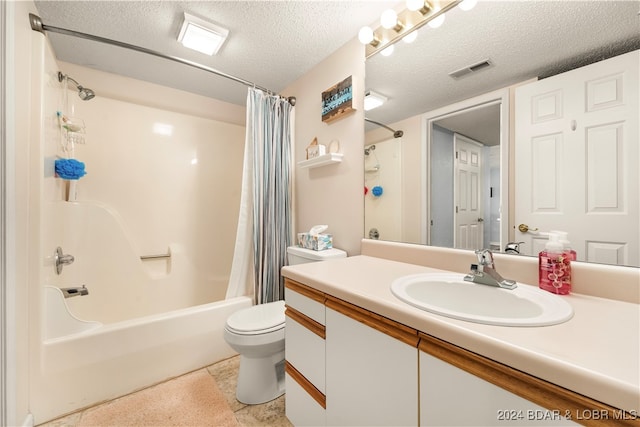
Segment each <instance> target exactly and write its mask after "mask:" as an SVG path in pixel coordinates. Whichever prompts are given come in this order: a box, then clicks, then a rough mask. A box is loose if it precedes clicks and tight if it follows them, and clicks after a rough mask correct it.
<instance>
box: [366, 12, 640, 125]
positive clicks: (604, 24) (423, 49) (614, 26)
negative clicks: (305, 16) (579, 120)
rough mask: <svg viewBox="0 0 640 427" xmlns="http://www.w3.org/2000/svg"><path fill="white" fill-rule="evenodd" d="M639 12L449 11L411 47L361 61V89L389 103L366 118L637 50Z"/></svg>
mask: <svg viewBox="0 0 640 427" xmlns="http://www.w3.org/2000/svg"><path fill="white" fill-rule="evenodd" d="M639 10H640V2H638V1H602V0H600V1H568V0H564V1H549V0H544V1H529V0H526V1H482V0H480V1H479V2H478V4H477V6H476V7H475V8H474V9H472V10H471V11H469V12H464V11H462V10H460V9H459V8H454V9H453V10H451V11H450V12H448V13H447V17H446V20H445V23H444V25H443V26H442V27H440V28H438V29H432V28H429V27H423V28H422V29H420V30H419V35H418V39H417V40H416V41H415V42H414V43H412V44H410V45H406V44H403V43H399V44H398V45H397V48H396V49H395V52H394V53H393V55H392V56H390V57H383V56H381V55H376V56H374V57H372V58H370V59H369V60H368V61H367V77H366V82H367V89H370V90H374V91H376V92H378V93H380V94H382V95H385V96H387V97H388V98H389V102H387V103H386V104H385V105H384V106H383V107H381V108H378V109H375V110H372V111H370V112H368V113H367V117H368V118H371V119H373V120H376V121H379V122H383V123H394V122H396V121H397V120H400V119H403V118H406V117H410V116H412V115H415V114H419V113H423V112H428V111H432V110H435V109H437V108H440V107H443V106H445V105H449V104H452V103H454V102H458V101H462V100H465V99H468V98H471V97H473V96H477V95H481V94H483V93H487V92H490V91H493V90H496V89H500V88H503V87H506V86H508V85H511V84H515V83H519V82H523V81H525V80H529V79H532V78H536V77H545V76H549V75H553V74H556V73H558V72H562V71H566V70H568V69H571V68H575V67H576V66H580V65H586V64H587V63H590V62H593V61H596V60H601V59H605V58H607V57H610V56H614V55H616V54H620V53H624V52H627V51H630V50H635V49H639V48H640V16H639V15H638V12H639ZM485 59H489V60H490V61H491V62H492V63H493V65H492V66H491V67H489V68H485V69H483V70H481V71H478V72H476V73H472V74H469V75H466V76H464V77H462V78H459V79H453V78H451V77H450V76H449V75H448V74H449V73H450V72H452V71H455V70H458V69H460V68H462V67H465V66H467V65H470V64H474V63H477V62H479V61H482V60H485ZM480 125H481V122H480V123H477V125H474V127H476V128H478V126H480ZM472 133H473V131H472V130H468V131H467V132H466V134H468V135H469V136H473V135H472Z"/></svg>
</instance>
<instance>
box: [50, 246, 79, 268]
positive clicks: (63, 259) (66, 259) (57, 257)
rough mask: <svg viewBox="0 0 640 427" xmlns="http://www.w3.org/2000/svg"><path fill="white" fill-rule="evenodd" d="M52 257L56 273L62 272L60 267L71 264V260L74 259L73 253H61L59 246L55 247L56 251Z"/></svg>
mask: <svg viewBox="0 0 640 427" xmlns="http://www.w3.org/2000/svg"><path fill="white" fill-rule="evenodd" d="M53 259H54V261H55V264H56V274H60V273H62V267H64V266H65V265H69V264H73V261H74V260H75V258H73V255H69V254H66V255H65V254H63V253H62V248H61V247H60V246H58V247H57V248H56V252H55V254H53Z"/></svg>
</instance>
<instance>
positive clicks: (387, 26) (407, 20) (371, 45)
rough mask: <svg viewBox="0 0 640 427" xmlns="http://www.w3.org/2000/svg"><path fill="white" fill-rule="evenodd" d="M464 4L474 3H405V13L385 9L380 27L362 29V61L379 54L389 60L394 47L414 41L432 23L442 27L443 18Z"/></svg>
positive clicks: (416, 0) (429, 0) (433, 0)
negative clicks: (420, 30) (423, 27)
mask: <svg viewBox="0 0 640 427" xmlns="http://www.w3.org/2000/svg"><path fill="white" fill-rule="evenodd" d="M463 1H472V2H473V1H477V0H407V2H406V9H403V10H400V11H398V9H396V10H394V9H388V10H385V11H384V12H383V13H382V16H381V18H380V26H379V27H378V28H375V26H373V27H370V26H367V27H362V28H361V29H360V31H359V33H358V40H360V42H361V43H362V44H364V45H366V46H365V57H366V58H369V57H371V56H373V55H375V54H376V53H378V52H380V53H382V54H384V55H385V56H388V55H390V54H391V52H392V51H393V49H392V48H393V45H394V44H395V43H396V42H398V41H400V40H401V39H404V40H405V41H406V42H407V43H410V42H411V41H413V40H415V37H416V35H415V31H416V30H418V29H419V28H420V27H422V26H423V25H425V24H429V23H430V22H431V21H437V22H434V24H432V26H434V27H435V26H439V25H442V21H444V14H445V13H446V12H447V11H449V10H450V9H452V8H453V7H455V6H457V5H458V4H460V3H462V2H463Z"/></svg>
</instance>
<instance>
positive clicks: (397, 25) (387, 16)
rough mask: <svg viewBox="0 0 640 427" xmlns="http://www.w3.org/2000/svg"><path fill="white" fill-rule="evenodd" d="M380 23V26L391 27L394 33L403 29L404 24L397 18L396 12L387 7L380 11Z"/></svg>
mask: <svg viewBox="0 0 640 427" xmlns="http://www.w3.org/2000/svg"><path fill="white" fill-rule="evenodd" d="M380 25H382V28H386V29H391V28H392V29H393V31H395V32H396V33H399V32H400V31H402V30H403V29H404V24H403V23H402V21H400V20H399V19H398V14H397V13H396V11H395V10H393V9H387V10H385V11H384V12H382V16H380Z"/></svg>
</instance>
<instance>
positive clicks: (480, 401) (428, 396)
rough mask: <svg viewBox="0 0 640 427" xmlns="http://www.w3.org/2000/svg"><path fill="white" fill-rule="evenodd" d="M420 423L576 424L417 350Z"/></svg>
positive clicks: (559, 412) (459, 424)
mask: <svg viewBox="0 0 640 427" xmlns="http://www.w3.org/2000/svg"><path fill="white" fill-rule="evenodd" d="M420 425H421V426H479V425H481V426H561V425H578V424H576V423H574V422H572V421H569V420H566V419H564V418H563V414H562V413H561V411H560V410H555V411H554V410H549V409H545V408H543V407H542V406H539V405H536V404H534V403H532V402H530V401H528V400H526V399H523V398H522V397H520V396H518V395H515V394H513V393H510V392H508V391H506V390H505V389H503V388H500V387H498V386H496V385H494V384H491V383H490V382H488V381H485V380H483V379H481V378H478V377H476V376H474V375H472V374H470V373H468V372H465V371H464V370H462V369H460V368H457V367H455V366H453V365H450V364H449V363H447V362H444V361H442V360H440V359H438V358H436V357H433V356H431V355H429V354H427V353H424V352H420Z"/></svg>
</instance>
